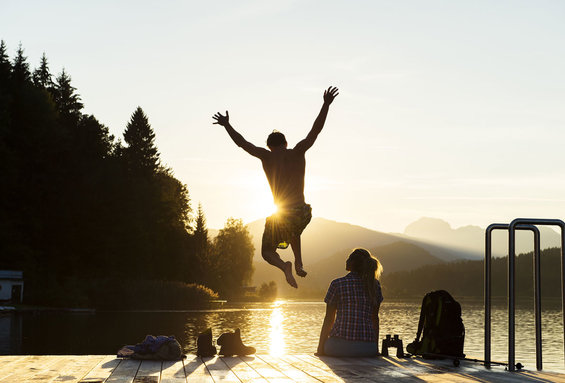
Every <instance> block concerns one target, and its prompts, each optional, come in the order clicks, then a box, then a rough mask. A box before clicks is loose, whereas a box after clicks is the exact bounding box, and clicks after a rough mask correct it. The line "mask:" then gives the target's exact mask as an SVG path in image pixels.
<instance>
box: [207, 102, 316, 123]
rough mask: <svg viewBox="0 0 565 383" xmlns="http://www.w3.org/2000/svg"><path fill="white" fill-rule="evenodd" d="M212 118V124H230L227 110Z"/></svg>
mask: <svg viewBox="0 0 565 383" xmlns="http://www.w3.org/2000/svg"><path fill="white" fill-rule="evenodd" d="M324 97H325V96H324ZM212 118H213V119H214V120H216V122H214V124H218V125H222V126H227V125H229V124H230V115H229V113H228V111H227V110H226V115H225V116H222V114H221V113H220V112H218V113H216V114H214V116H213V117H212Z"/></svg>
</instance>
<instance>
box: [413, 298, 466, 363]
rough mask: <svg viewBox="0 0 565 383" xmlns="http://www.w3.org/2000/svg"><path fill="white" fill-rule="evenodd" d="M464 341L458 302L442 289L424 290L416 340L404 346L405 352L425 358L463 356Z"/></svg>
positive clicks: (463, 329)
mask: <svg viewBox="0 0 565 383" xmlns="http://www.w3.org/2000/svg"><path fill="white" fill-rule="evenodd" d="M420 335H422V339H421V340H420ZM464 342H465V326H463V321H462V320H461V305H460V304H459V303H458V302H457V301H456V300H455V299H453V297H452V296H451V295H450V294H449V293H448V292H447V291H445V290H437V291H432V292H431V293H427V294H426V295H425V296H424V299H423V300H422V308H421V310H420V321H419V322H418V332H417V334H416V339H415V340H414V342H412V343H410V344H409V345H408V346H406V351H408V352H409V353H410V354H413V355H422V356H424V357H434V355H432V354H436V355H445V356H456V357H463V358H464V357H465V354H463V343H464Z"/></svg>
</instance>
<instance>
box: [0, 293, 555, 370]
mask: <svg viewBox="0 0 565 383" xmlns="http://www.w3.org/2000/svg"><path fill="white" fill-rule="evenodd" d="M459 302H460V303H461V307H462V317H463V323H464V325H465V330H466V334H465V350H464V352H465V354H467V356H468V357H471V358H477V359H482V358H483V353H484V348H483V342H484V309H483V307H484V306H483V302H482V300H479V299H476V300H459ZM420 304H421V300H392V299H391V300H385V301H384V302H383V304H382V306H381V311H380V338H381V339H382V338H384V337H385V336H386V334H398V335H399V336H400V339H402V340H403V342H404V346H406V345H407V344H408V343H410V342H411V341H412V340H413V339H414V337H415V335H416V331H417V329H418V319H419V317H420ZM517 304H518V305H517V308H516V362H520V363H522V364H523V365H524V366H526V368H527V369H530V370H532V369H534V370H535V331H534V325H533V318H534V315H533V302H517ZM325 307H326V305H325V304H324V303H323V302H321V301H319V302H296V301H277V302H274V303H266V302H265V303H260V302H256V303H232V304H225V305H224V306H223V307H222V308H219V309H215V310H193V311H177V312H174V311H170V312H98V313H96V314H76V313H64V312H40V313H19V314H13V313H12V314H4V315H0V354H32V355H35V354H63V355H74V354H77V355H80V354H114V353H115V352H116V351H117V350H118V349H119V348H120V347H122V346H123V345H126V344H135V343H137V342H140V341H142V340H143V339H144V338H145V336H146V335H147V334H153V335H161V334H163V335H175V337H176V338H177V339H178V340H179V342H180V343H181V345H182V346H183V348H184V351H185V352H186V353H195V352H196V337H197V336H198V334H199V333H201V332H202V331H204V330H206V329H207V328H209V327H211V328H212V334H213V341H214V345H216V344H215V341H216V339H218V337H219V336H220V335H221V334H222V333H224V332H227V331H230V332H231V331H234V330H235V329H236V328H239V329H240V330H241V338H242V340H243V343H244V344H246V345H248V346H253V347H255V348H256V349H257V353H259V354H272V355H281V354H313V353H314V352H315V351H316V347H317V344H318V337H319V335H320V329H321V327H322V321H323V319H324V314H325ZM542 307H543V314H542V322H543V328H542V330H543V367H544V370H554V371H555V370H558V371H563V370H564V367H563V366H564V363H563V358H564V357H563V324H562V316H561V306H560V304H559V302H558V301H556V300H553V301H551V300H548V301H544V302H542ZM507 326H508V315H507V307H506V301H505V300H501V301H497V302H493V307H492V359H493V360H506V359H507V353H508V336H507V334H508V328H507ZM77 339H80V340H81V341H80V342H77V341H76V340H77ZM379 345H380V344H379ZM216 346H217V345H216ZM218 351H219V347H218Z"/></svg>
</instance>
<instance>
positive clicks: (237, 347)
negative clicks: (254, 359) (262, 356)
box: [216, 329, 256, 356]
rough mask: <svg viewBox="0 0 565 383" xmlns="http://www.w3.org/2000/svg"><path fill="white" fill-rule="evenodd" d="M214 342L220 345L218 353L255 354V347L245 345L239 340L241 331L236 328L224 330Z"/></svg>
mask: <svg viewBox="0 0 565 383" xmlns="http://www.w3.org/2000/svg"><path fill="white" fill-rule="evenodd" d="M216 343H217V344H218V345H219V346H221V348H220V355H223V356H232V355H251V354H255V351H256V350H255V347H251V346H246V345H244V344H243V342H242V341H241V332H240V331H239V329H236V330H235V331H234V332H226V333H223V334H222V335H220V337H219V338H218V340H217V341H216Z"/></svg>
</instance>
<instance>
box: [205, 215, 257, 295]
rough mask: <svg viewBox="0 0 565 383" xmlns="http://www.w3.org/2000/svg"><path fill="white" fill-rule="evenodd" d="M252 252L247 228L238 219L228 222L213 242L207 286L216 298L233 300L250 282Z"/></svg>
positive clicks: (253, 249)
mask: <svg viewBox="0 0 565 383" xmlns="http://www.w3.org/2000/svg"><path fill="white" fill-rule="evenodd" d="M254 251H255V248H254V246H253V243H252V241H251V235H250V234H249V231H248V230H247V227H246V226H245V225H244V224H243V222H242V221H241V220H240V219H234V218H229V219H228V220H227V222H226V225H225V226H224V228H223V229H221V230H220V232H219V233H218V236H217V237H216V238H215V239H214V243H213V250H212V255H211V257H212V262H211V263H212V265H211V270H210V271H211V272H212V273H213V275H215V280H213V281H212V282H211V286H210V287H212V288H213V289H214V290H215V291H218V292H219V293H220V295H222V296H225V297H228V298H229V297H233V296H236V295H237V294H238V293H240V292H241V288H242V287H243V286H244V285H245V284H247V283H249V282H250V281H251V277H252V276H253V252H254Z"/></svg>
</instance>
